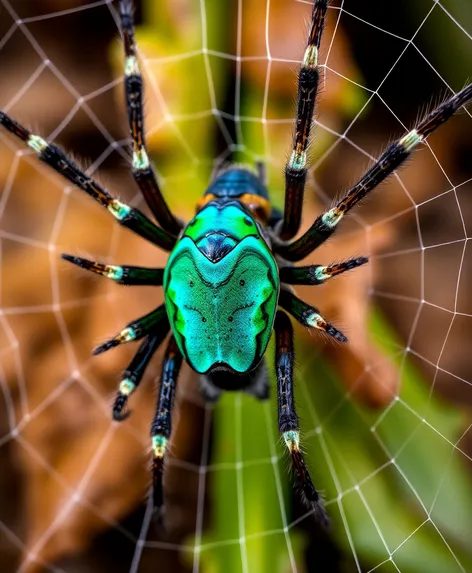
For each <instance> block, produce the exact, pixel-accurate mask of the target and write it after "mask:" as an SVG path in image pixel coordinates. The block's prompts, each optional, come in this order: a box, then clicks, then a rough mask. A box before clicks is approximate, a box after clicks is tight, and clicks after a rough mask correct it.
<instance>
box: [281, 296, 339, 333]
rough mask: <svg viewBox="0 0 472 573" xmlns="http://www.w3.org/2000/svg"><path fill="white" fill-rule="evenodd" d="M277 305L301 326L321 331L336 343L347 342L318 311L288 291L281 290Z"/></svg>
mask: <svg viewBox="0 0 472 573" xmlns="http://www.w3.org/2000/svg"><path fill="white" fill-rule="evenodd" d="M279 305H280V306H281V307H282V308H283V309H284V310H286V311H287V312H288V313H290V314H291V315H292V316H293V317H294V318H296V319H297V320H298V322H299V323H300V324H303V326H310V327H312V328H317V329H318V330H322V331H323V332H326V334H329V335H330V336H332V337H333V338H334V339H335V340H337V341H338V342H347V338H346V337H345V336H344V334H343V333H342V332H341V331H340V330H338V329H337V328H335V327H334V326H333V325H332V324H330V323H329V322H326V320H325V319H324V318H323V317H322V316H321V315H320V313H319V310H318V309H317V308H315V307H314V306H310V305H309V304H307V303H306V302H304V301H303V300H300V299H299V298H297V297H296V296H295V295H294V294H293V293H291V292H289V291H288V290H285V289H282V290H281V291H280V296H279Z"/></svg>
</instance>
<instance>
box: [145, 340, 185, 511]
mask: <svg viewBox="0 0 472 573" xmlns="http://www.w3.org/2000/svg"><path fill="white" fill-rule="evenodd" d="M181 364H182V355H181V354H180V351H179V349H178V346H177V343H176V342H175V339H174V337H173V336H171V338H170V340H169V344H168V345H167V350H166V353H165V356H164V360H163V363H162V374H161V381H160V388H159V398H158V400H157V408H156V415H155V416H154V420H153V422H152V424H151V439H152V484H153V499H154V507H155V508H156V509H157V510H158V511H159V513H160V510H161V508H162V505H163V488H162V477H163V473H164V459H165V453H166V448H167V444H168V442H169V438H170V435H171V431H172V408H173V405H174V397H175V388H176V385H177V378H178V376H179V370H180V366H181Z"/></svg>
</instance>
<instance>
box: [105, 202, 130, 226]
mask: <svg viewBox="0 0 472 573" xmlns="http://www.w3.org/2000/svg"><path fill="white" fill-rule="evenodd" d="M107 208H108V210H109V211H110V213H111V214H112V215H113V217H115V218H116V219H118V221H121V220H123V219H124V218H125V217H126V216H127V215H129V214H130V213H131V207H129V206H128V205H125V204H124V203H122V202H121V201H118V199H113V200H112V201H110V203H109V204H108V206H107Z"/></svg>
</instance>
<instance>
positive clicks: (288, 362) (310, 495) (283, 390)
mask: <svg viewBox="0 0 472 573" xmlns="http://www.w3.org/2000/svg"><path fill="white" fill-rule="evenodd" d="M275 336H276V339H275V340H276V341H275V372H276V375H277V402H278V424H279V431H280V433H281V434H282V437H283V439H284V442H285V445H286V446H287V448H288V451H289V453H290V456H291V458H292V465H293V467H294V469H295V473H296V477H297V482H298V484H299V485H300V488H301V490H302V492H303V495H304V497H305V499H306V501H307V502H308V503H309V505H310V506H311V508H312V509H313V511H314V514H315V517H316V519H317V520H318V521H319V522H320V523H321V524H322V525H324V526H328V525H329V519H328V516H327V515H326V511H325V508H324V506H323V502H322V500H321V498H320V495H319V493H318V491H317V490H316V488H315V486H314V485H313V482H312V480H311V477H310V474H309V472H308V468H307V466H306V464H305V460H304V459H303V454H302V452H301V449H300V433H299V422H298V416H297V413H296V411H295V400H294V394H293V392H294V382H293V364H294V348H293V328H292V324H291V322H290V319H289V317H288V316H287V315H286V314H285V312H283V311H280V310H279V311H278V312H277V315H276V317H275Z"/></svg>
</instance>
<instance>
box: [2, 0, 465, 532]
mask: <svg viewBox="0 0 472 573" xmlns="http://www.w3.org/2000/svg"><path fill="white" fill-rule="evenodd" d="M327 8H328V0H315V1H314V3H313V11H312V18H311V24H310V28H309V33H308V41H307V46H306V50H305V54H304V57H303V61H302V64H301V67H300V73H299V76H298V104H297V117H296V122H295V133H294V137H293V144H292V153H291V155H290V159H289V161H288V163H287V165H286V167H285V208H284V212H283V216H282V214H279V213H278V212H277V211H276V210H274V209H273V208H272V207H271V204H270V200H269V193H268V190H267V186H266V182H265V176H264V169H263V166H262V165H260V164H258V165H257V166H256V168H257V169H256V172H253V171H252V170H251V169H250V168H249V167H244V166H221V165H218V166H217V167H216V169H215V173H214V176H213V178H212V181H211V183H210V186H209V187H208V189H207V191H206V193H205V194H204V196H203V197H202V199H201V201H200V203H199V205H198V208H197V214H196V216H195V217H194V219H192V221H191V222H190V223H189V224H188V225H187V226H186V227H185V228H184V225H183V224H182V223H181V222H180V220H179V219H178V218H176V217H175V216H174V215H173V214H172V213H171V211H170V210H169V208H168V207H167V204H166V202H165V200H164V198H163V196H162V194H161V191H160V189H159V185H158V181H157V178H156V175H155V172H154V169H153V167H152V165H151V163H150V161H149V159H148V155H147V153H146V144H145V133H144V118H143V105H142V90H143V82H142V78H141V74H140V71H139V65H138V60H137V57H136V46H135V42H134V30H133V18H132V7H131V3H130V2H129V1H128V0H120V1H119V14H120V18H121V28H122V32H123V43H124V49H125V91H126V102H127V108H128V118H129V124H130V132H131V140H132V149H133V176H134V179H135V181H136V183H137V185H138V186H139V188H140V190H141V192H142V193H143V196H144V198H145V200H146V202H147V204H148V206H149V209H150V210H151V212H152V214H153V215H154V217H155V219H156V221H157V223H158V224H157V225H156V224H155V223H154V222H152V221H151V220H150V219H149V218H148V217H146V216H145V215H144V214H143V213H142V212H141V211H139V210H138V209H135V208H133V207H129V206H128V205H126V204H124V203H121V202H120V201H118V200H117V199H115V198H114V197H113V196H112V195H110V194H109V193H108V191H106V190H105V189H103V188H102V187H101V186H100V185H99V184H98V183H97V182H96V181H94V180H93V179H92V178H91V177H89V176H87V175H86V174H85V173H83V172H82V171H81V170H80V169H79V167H78V166H77V165H75V164H74V163H73V162H72V161H71V160H70V159H69V158H68V157H67V156H66V155H65V154H64V152H63V151H61V150H60V149H59V148H58V147H56V146H55V145H53V144H51V143H48V142H47V141H45V140H44V139H43V138H41V137H40V136H38V135H34V134H32V133H31V132H29V131H28V130H27V129H26V128H25V127H23V126H22V125H20V124H19V123H17V122H16V121H14V120H13V119H11V118H10V117H9V116H8V115H7V114H5V113H3V112H0V124H1V125H3V126H4V127H5V128H6V129H7V130H8V131H10V132H11V133H13V134H14V135H15V136H17V137H18V138H20V139H21V140H22V141H24V142H25V143H26V144H27V145H28V146H29V147H30V148H31V149H33V150H34V151H35V152H36V153H37V154H38V156H39V158H40V159H41V160H42V161H44V162H45V163H47V164H49V165H50V166H51V167H52V168H53V169H55V170H56V171H57V172H58V173H60V174H61V175H62V176H63V177H65V178H66V179H67V180H68V181H70V182H71V183H73V184H74V185H76V186H77V187H79V188H80V189H82V190H83V191H85V192H86V193H88V194H89V195H90V196H91V197H93V198H94V199H95V200H96V201H98V203H100V204H101V205H102V206H104V207H105V208H107V209H108V210H109V211H110V213H111V214H112V215H113V216H114V217H115V218H116V219H117V220H118V222H119V223H120V224H121V225H124V226H125V227H128V228H129V229H131V230H132V231H134V232H135V233H137V234H138V235H140V236H141V237H143V238H144V239H147V240H148V241H150V242H152V243H154V244H155V245H157V246H158V247H160V248H162V249H164V250H166V251H172V252H171V255H170V257H169V261H168V263H167V266H166V268H165V269H156V268H141V267H134V266H114V265H108V264H102V263H97V262H93V261H88V260H86V259H82V258H79V257H74V256H71V255H63V258H64V259H66V260H68V261H70V262H72V263H75V264H77V265H79V266H80V267H82V268H85V269H87V270H90V271H93V272H95V273H98V274H101V275H103V276H106V277H108V278H111V279H113V280H114V281H116V282H118V283H120V284H126V285H155V286H164V296H165V301H166V302H165V305H164V304H163V305H161V306H159V307H157V308H156V309H154V310H152V311H151V312H149V314H147V315H146V316H143V317H141V318H139V319H137V320H135V321H133V322H131V323H130V324H128V325H127V326H126V328H124V329H123V330H122V331H121V332H120V333H119V334H117V335H116V336H115V337H113V338H112V339H110V340H108V341H107V342H105V343H104V344H103V345H101V346H100V347H98V348H97V349H95V351H94V353H95V354H98V353H100V352H104V351H106V350H109V349H110V348H113V347H114V346H118V345H119V344H122V343H125V342H130V341H136V340H142V343H141V346H140V347H139V349H138V351H137V353H136V355H135V357H134V358H133V360H132V361H131V363H130V364H129V366H128V368H127V369H126V371H125V373H124V376H123V379H122V381H121V383H120V386H119V390H118V394H117V397H116V399H115V403H114V406H113V417H114V418H115V419H116V420H122V419H123V418H124V417H126V404H127V401H128V399H129V397H130V395H131V394H132V393H133V392H134V391H135V390H136V388H137V387H138V385H139V383H140V381H141V379H142V377H143V374H144V371H145V369H146V367H147V366H148V364H149V362H150V360H151V358H152V356H153V355H154V353H155V351H156V350H157V348H158V347H159V346H160V344H161V343H162V342H163V340H164V339H165V338H166V336H167V334H168V333H169V330H171V331H172V334H171V336H170V337H169V342H168V344H167V350H166V352H165V356H164V360H163V365H162V374H161V383H160V389H159V396H158V402H157V408H156V415H155V418H154V420H153V422H152V425H151V436H152V450H153V492H154V493H153V497H154V503H155V506H156V507H157V508H159V509H160V508H161V507H162V504H163V491H162V476H163V471H164V460H165V455H166V449H167V444H168V440H169V438H170V435H171V416H172V407H173V402H174V395H175V388H176V384H177V379H178V374H179V370H180V366H181V363H182V358H184V359H185V360H186V361H187V362H188V363H189V365H190V366H191V367H192V368H193V369H194V370H196V371H197V372H199V373H201V374H202V375H203V376H202V377H201V379H202V389H203V391H204V393H205V396H206V397H207V398H208V399H211V400H214V399H216V398H217V397H218V395H219V393H220V391H221V390H240V389H244V390H246V391H249V392H252V393H253V394H254V395H256V396H258V397H259V398H261V399H264V398H266V397H267V396H268V378H267V371H266V366H265V361H264V353H265V351H266V348H267V344H268V341H269V338H270V335H271V332H272V330H274V331H275V348H276V350H275V373H276V378H277V398H278V424H279V429H280V432H281V433H282V437H283V440H284V442H285V444H286V446H287V449H288V451H289V453H290V456H291V460H292V463H293V467H294V469H295V476H296V479H297V481H298V484H299V486H300V488H301V490H302V492H303V497H304V499H305V501H306V502H307V503H308V504H309V505H310V506H311V508H312V509H313V512H314V514H315V516H316V517H317V518H318V519H319V520H320V521H321V522H322V523H327V517H326V513H325V510H324V508H323V505H322V502H321V500H320V497H319V495H318V492H317V491H316V489H315V487H314V485H313V482H312V480H311V477H310V474H309V472H308V469H307V467H306V465H305V462H304V459H303V455H302V453H301V448H300V435H299V423H298V417H297V414H296V411H295V403H294V392H293V364H294V349H293V330H292V325H291V321H290V319H289V317H288V314H291V315H292V316H293V317H294V318H295V319H296V320H297V321H299V322H300V323H301V324H303V325H304V326H307V327H311V328H316V329H319V330H322V331H324V332H326V333H327V334H328V335H330V336H331V337H333V338H334V339H335V340H337V341H340V342H346V340H347V339H346V337H345V336H344V335H343V334H342V333H341V332H340V331H339V330H337V329H336V328H335V327H334V326H333V325H331V324H329V323H328V322H327V321H326V320H325V319H324V318H323V317H322V316H321V314H320V313H319V311H318V310H317V309H316V308H314V307H312V306H310V305H308V304H306V303H305V302H303V301H302V300H300V299H299V298H297V297H296V296H295V295H294V294H293V289H292V286H291V285H297V284H299V285H317V284H321V283H323V282H325V281H326V280H327V279H329V278H331V277H333V276H335V275H338V274H340V273H342V272H344V271H348V270H350V269H353V268H355V267H358V266H360V265H362V264H364V263H366V262H367V259H366V258H365V257H358V258H353V259H349V260H347V261H344V262H343V263H337V264H332V265H328V266H322V265H309V266H304V267H296V266H294V265H293V264H292V263H295V262H297V261H300V260H302V259H304V258H305V257H306V256H308V255H310V254H311V253H312V252H313V251H314V250H315V249H316V248H317V247H318V246H319V245H321V244H322V243H323V242H325V241H326V240H327V239H328V238H329V237H330V236H331V235H332V234H333V233H334V232H335V230H336V229H337V226H338V224H339V222H340V221H341V220H342V218H343V217H344V215H345V214H346V213H347V212H348V211H349V210H350V209H352V208H353V207H354V206H355V205H356V204H357V203H358V202H359V201H360V200H361V199H362V198H363V197H365V196H366V195H367V194H368V193H369V192H370V191H372V189H374V188H375V187H376V186H377V185H379V183H381V182H382V181H383V180H384V179H386V178H387V177H388V176H389V175H390V174H391V173H393V171H394V170H395V169H396V168H397V167H399V166H400V165H401V164H402V163H403V162H404V161H405V160H406V159H407V158H408V157H409V155H410V154H411V152H412V151H413V150H414V148H415V147H416V146H417V145H418V144H420V143H421V142H422V141H424V139H425V138H426V137H427V136H428V135H429V134H430V133H431V132H432V131H434V130H435V129H436V128H437V127H439V126H440V125H441V124H442V123H444V122H445V121H447V120H448V119H449V118H450V117H451V116H452V115H453V114H454V113H455V112H456V111H457V110H459V109H460V108H461V107H462V106H463V105H465V104H467V103H468V102H470V101H471V100H472V85H469V86H467V87H465V88H464V89H463V90H462V91H460V92H459V93H457V94H456V95H454V96H452V97H451V98H450V99H449V100H447V101H445V102H444V103H443V104H441V105H440V106H439V107H438V108H436V109H435V110H434V111H432V112H431V113H429V114H428V115H427V116H426V117H425V118H424V119H423V120H422V121H421V122H420V123H418V125H417V126H416V128H415V129H413V130H411V131H410V132H409V133H407V134H406V135H405V136H403V137H402V138H401V139H399V140H398V141H396V142H394V143H392V144H391V145H390V146H389V147H388V148H387V149H386V150H385V151H384V153H383V154H382V155H381V156H380V158H379V159H378V160H377V161H376V162H375V164H374V165H373V166H372V167H371V168H370V169H369V170H368V171H367V173H365V175H364V176H363V177H361V179H360V180H359V181H358V183H356V184H355V185H354V186H353V187H352V188H351V189H350V190H349V191H348V192H347V193H346V194H345V195H344V197H343V198H342V199H341V200H340V201H339V202H338V203H337V204H336V205H335V206H334V207H332V208H331V209H329V210H328V211H326V212H325V213H323V214H322V215H320V216H319V217H318V218H317V219H316V220H315V222H314V223H313V224H312V226H311V227H310V228H309V229H308V230H307V231H306V232H305V233H304V234H303V235H302V236H301V237H299V238H298V239H297V240H295V241H293V240H292V239H293V238H294V237H295V235H296V234H297V232H298V230H299V227H300V220H301V215H302V205H303V193H304V188H305V180H306V174H307V148H308V142H309V136H310V129H311V125H312V120H313V111H314V107H315V101H316V95H317V87H318V79H319V69H318V49H319V46H320V40H321V34H322V32H323V27H324V22H325V16H326V12H327ZM277 307H279V309H278V310H277ZM287 313H288V314H287Z"/></svg>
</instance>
